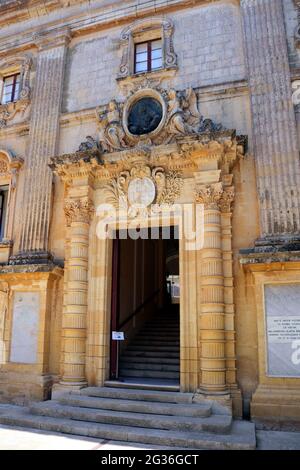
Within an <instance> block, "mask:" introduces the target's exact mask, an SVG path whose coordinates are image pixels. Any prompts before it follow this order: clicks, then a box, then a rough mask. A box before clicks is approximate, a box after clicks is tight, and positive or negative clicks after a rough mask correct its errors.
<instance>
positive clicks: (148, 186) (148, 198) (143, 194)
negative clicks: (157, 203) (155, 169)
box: [128, 177, 156, 207]
mask: <svg viewBox="0 0 300 470" xmlns="http://www.w3.org/2000/svg"><path fill="white" fill-rule="evenodd" d="M155 192H156V191H155V184H154V183H153V181H152V180H151V179H150V178H147V177H145V178H134V179H133V180H131V181H130V183H129V185H128V201H129V202H130V204H131V205H135V206H140V207H148V206H149V205H150V204H151V203H152V202H153V201H154V199H155Z"/></svg>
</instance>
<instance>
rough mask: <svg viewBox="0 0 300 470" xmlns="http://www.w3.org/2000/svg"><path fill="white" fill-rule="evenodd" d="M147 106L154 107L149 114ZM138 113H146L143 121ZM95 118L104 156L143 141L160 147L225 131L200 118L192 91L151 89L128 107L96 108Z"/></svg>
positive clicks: (132, 99)
mask: <svg viewBox="0 0 300 470" xmlns="http://www.w3.org/2000/svg"><path fill="white" fill-rule="evenodd" d="M147 103H148V104H149V106H150V104H151V109H149V112H148V113H147V110H145V109H144V108H145V106H147ZM154 104H155V106H154ZM138 109H144V112H143V116H142V117H141V116H138V115H137V114H138V112H137V111H136V110H138ZM158 111H159V112H158ZM121 115H122V118H121ZM96 116H97V119H98V121H99V148H100V149H101V150H102V152H104V153H105V152H115V151H120V150H122V149H125V148H128V147H129V148H130V147H134V146H136V145H138V143H139V142H140V141H141V139H147V141H148V142H149V145H153V144H154V145H160V144H169V143H172V142H175V141H176V139H177V138H178V137H180V138H182V137H184V136H189V135H197V134H201V133H202V134H205V133H212V132H220V131H222V130H223V128H222V126H221V125H220V124H215V123H213V122H212V121H211V120H210V119H204V118H203V116H201V114H200V112H199V109H198V103H197V95H196V93H195V91H194V90H193V89H192V88H188V89H187V90H184V91H176V90H174V89H171V90H169V91H167V90H165V89H161V88H158V87H155V88H151V87H149V85H148V88H142V89H141V88H138V90H136V91H134V92H132V93H131V94H130V95H129V97H128V98H127V100H126V102H125V103H117V102H116V101H115V100H113V101H111V102H110V103H109V104H108V105H107V106H106V107H104V109H103V108H101V109H100V108H97V110H96ZM143 132H144V133H143Z"/></svg>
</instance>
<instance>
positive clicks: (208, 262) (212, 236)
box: [196, 183, 226, 394]
mask: <svg viewBox="0 0 300 470" xmlns="http://www.w3.org/2000/svg"><path fill="white" fill-rule="evenodd" d="M222 194H223V185H222V183H215V184H211V185H204V186H200V187H198V188H197V193H196V202H198V203H201V204H203V205H204V245H203V248H202V250H201V267H200V283H201V312H200V338H201V386H200V389H201V390H202V391H204V392H208V393H212V394H213V393H220V392H226V357H225V322H224V276H223V260H222V239H221V211H220V205H219V203H220V200H221V197H222Z"/></svg>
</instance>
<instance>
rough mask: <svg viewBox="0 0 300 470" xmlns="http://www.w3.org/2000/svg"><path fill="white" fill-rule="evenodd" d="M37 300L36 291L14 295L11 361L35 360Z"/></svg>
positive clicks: (24, 361)
mask: <svg viewBox="0 0 300 470" xmlns="http://www.w3.org/2000/svg"><path fill="white" fill-rule="evenodd" d="M39 300H40V294H39V293H38V292H16V293H15V295H14V305H13V327H12V338H11V350H10V361H11V362H22V363H25V364H34V363H35V362H36V360H37V345H38V326H39Z"/></svg>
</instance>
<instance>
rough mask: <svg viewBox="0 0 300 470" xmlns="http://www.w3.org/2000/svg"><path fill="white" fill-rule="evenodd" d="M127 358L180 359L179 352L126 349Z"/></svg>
mask: <svg viewBox="0 0 300 470" xmlns="http://www.w3.org/2000/svg"><path fill="white" fill-rule="evenodd" d="M125 355H126V356H132V357H148V358H150V357H159V358H172V359H179V351H178V352H174V351H171V352H170V351H144V350H143V351H141V350H132V351H131V350H129V349H126V352H125Z"/></svg>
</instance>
